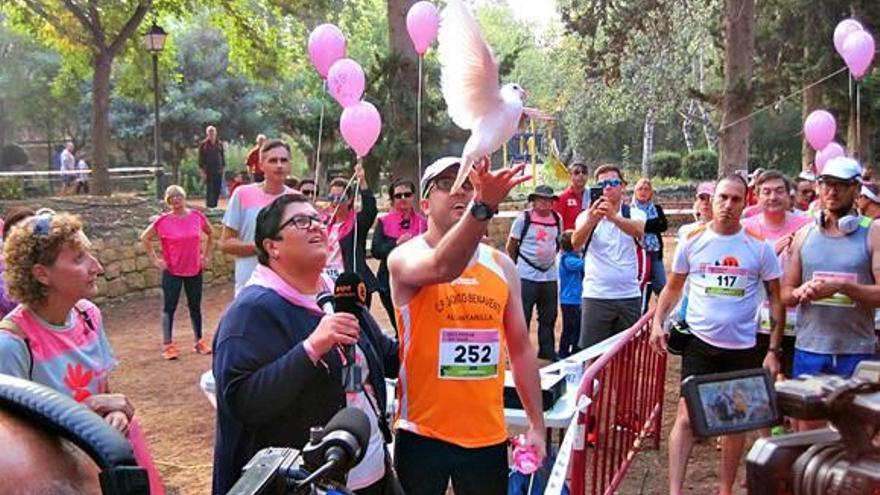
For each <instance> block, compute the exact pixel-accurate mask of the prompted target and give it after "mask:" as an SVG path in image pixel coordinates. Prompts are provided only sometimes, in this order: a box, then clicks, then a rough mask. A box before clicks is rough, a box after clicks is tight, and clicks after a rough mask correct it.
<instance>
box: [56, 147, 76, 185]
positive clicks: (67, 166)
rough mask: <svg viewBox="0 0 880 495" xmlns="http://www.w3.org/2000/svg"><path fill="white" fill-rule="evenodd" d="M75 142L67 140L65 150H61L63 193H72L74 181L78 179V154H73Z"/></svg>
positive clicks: (60, 168)
mask: <svg viewBox="0 0 880 495" xmlns="http://www.w3.org/2000/svg"><path fill="white" fill-rule="evenodd" d="M73 150H74V146H73V143H71V142H67V143H65V145H64V150H62V151H61V157H60V162H61V163H60V167H59V170H60V171H61V184H62V187H61V194H71V193H72V192H73V187H74V181H75V180H76V156H74V154H73Z"/></svg>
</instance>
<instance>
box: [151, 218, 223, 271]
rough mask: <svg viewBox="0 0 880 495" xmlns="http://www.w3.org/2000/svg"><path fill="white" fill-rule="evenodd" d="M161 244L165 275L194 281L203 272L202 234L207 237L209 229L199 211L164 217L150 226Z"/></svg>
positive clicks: (205, 219) (209, 226) (206, 220)
mask: <svg viewBox="0 0 880 495" xmlns="http://www.w3.org/2000/svg"><path fill="white" fill-rule="evenodd" d="M153 229H154V230H155V231H156V235H158V236H159V241H161V243H162V259H163V260H165V264H166V265H168V273H170V274H172V275H175V276H178V277H193V276H195V275H198V274H199V272H201V271H202V248H201V239H202V237H201V236H202V232H205V233H210V232H211V225H210V224H209V223H208V219H207V218H205V215H204V214H203V213H202V212H200V211H198V210H189V212H188V213H187V214H186V215H183V216H178V215H175V214H174V213H165V214H163V215H162V216H160V217H159V218H158V219H157V220H156V222H155V223H154V224H153Z"/></svg>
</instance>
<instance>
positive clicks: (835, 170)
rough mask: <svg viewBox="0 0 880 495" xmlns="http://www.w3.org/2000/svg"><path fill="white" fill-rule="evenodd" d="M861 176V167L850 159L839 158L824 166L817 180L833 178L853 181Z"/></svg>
mask: <svg viewBox="0 0 880 495" xmlns="http://www.w3.org/2000/svg"><path fill="white" fill-rule="evenodd" d="M861 176H862V166H861V165H859V162H857V161H855V160H853V159H852V158H847V157H845V156H839V157H837V158H832V159H831V160H829V161H828V163H826V164H825V167H824V168H823V169H822V172H820V173H819V178H822V177H834V178H836V179H841V180H854V179H857V178H859V177H861Z"/></svg>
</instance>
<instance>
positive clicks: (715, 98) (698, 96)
mask: <svg viewBox="0 0 880 495" xmlns="http://www.w3.org/2000/svg"><path fill="white" fill-rule="evenodd" d="M687 94H688V96H689V97H691V98H693V99H695V100H698V101H702V102H704V103H708V104H710V105H712V106H715V107H718V106H720V105H721V98H722V96H721V95H720V94H718V93H708V94H707V93H704V92H702V91H700V90H699V89H695V88H689V89H688V91H687Z"/></svg>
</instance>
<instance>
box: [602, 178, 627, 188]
mask: <svg viewBox="0 0 880 495" xmlns="http://www.w3.org/2000/svg"><path fill="white" fill-rule="evenodd" d="M596 185H597V186H599V187H601V188H602V189H605V188H606V187H618V186H621V185H623V181H622V180H620V179H605V180H600V181H599V182H597V183H596Z"/></svg>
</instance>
